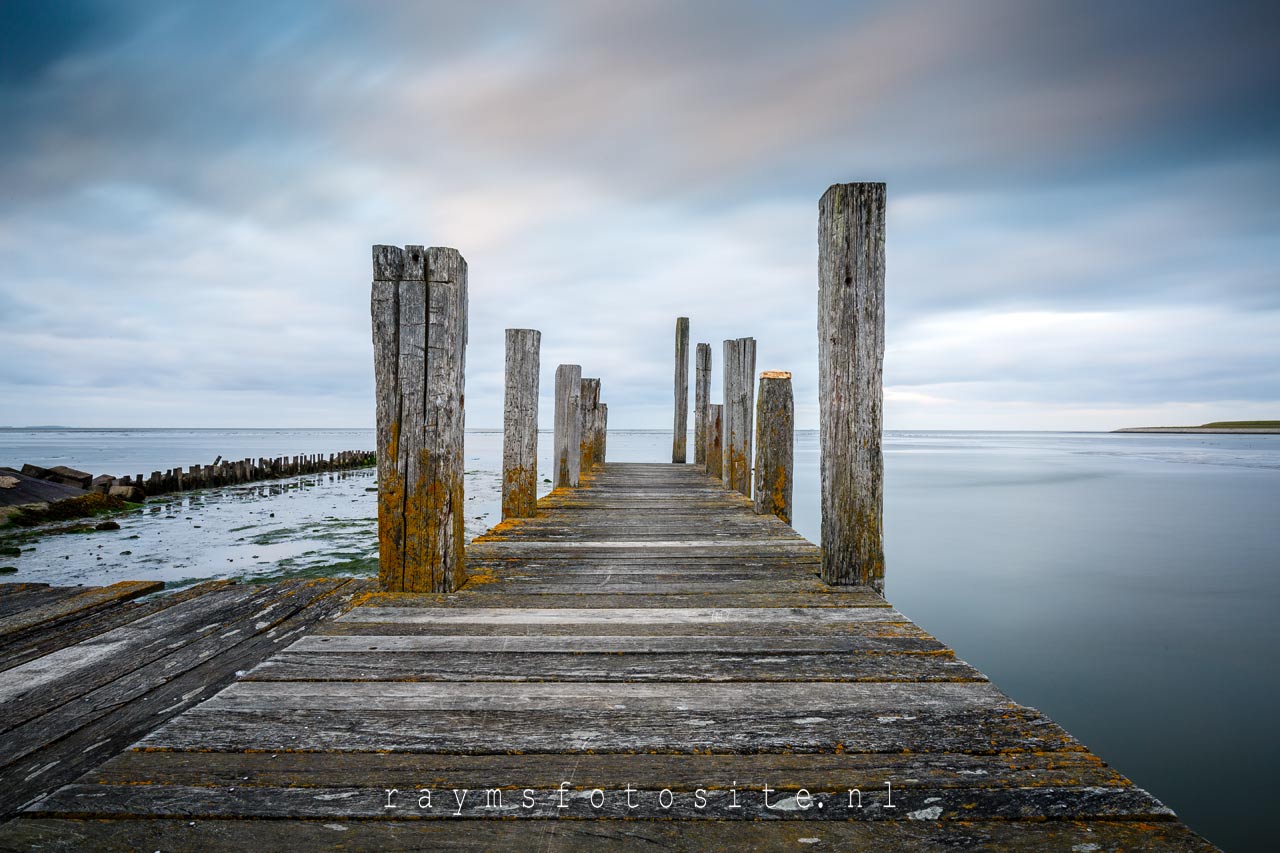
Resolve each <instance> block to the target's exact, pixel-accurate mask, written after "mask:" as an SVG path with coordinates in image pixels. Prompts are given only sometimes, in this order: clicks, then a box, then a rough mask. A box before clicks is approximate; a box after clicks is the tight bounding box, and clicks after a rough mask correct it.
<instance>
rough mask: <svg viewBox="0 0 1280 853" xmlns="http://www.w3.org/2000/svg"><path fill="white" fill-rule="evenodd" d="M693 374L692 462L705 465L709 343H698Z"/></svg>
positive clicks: (709, 377)
mask: <svg viewBox="0 0 1280 853" xmlns="http://www.w3.org/2000/svg"><path fill="white" fill-rule="evenodd" d="M693 376H694V382H693V462H694V464H695V465H702V466H703V467H706V464H707V406H708V405H710V403H711V344H698V350H697V356H696V358H695V359H694V369H693Z"/></svg>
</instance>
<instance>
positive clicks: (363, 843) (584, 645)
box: [0, 463, 1213, 851]
mask: <svg viewBox="0 0 1280 853" xmlns="http://www.w3.org/2000/svg"><path fill="white" fill-rule="evenodd" d="M466 557H467V571H468V575H469V579H468V581H467V583H466V584H465V585H464V586H463V587H462V588H461V589H460V590H459V591H457V592H454V593H450V594H374V595H368V596H357V597H354V598H349V599H342V598H341V596H340V593H341V589H340V588H333V589H330V588H327V587H321V588H314V589H311V590H309V591H307V592H305V593H304V592H303V591H302V589H303V588H299V589H297V590H294V591H293V592H292V593H290V594H291V595H299V594H304V595H307V596H310V597H311V598H312V599H315V598H320V599H321V600H325V601H329V602H330V603H331V604H333V605H335V606H338V607H337V609H342V608H347V609H346V610H345V612H342V613H341V615H336V614H335V613H333V612H326V613H322V614H319V615H320V619H319V621H310V622H308V624H309V625H310V628H309V630H305V629H304V628H303V627H301V626H298V625H294V629H298V634H297V635H295V634H293V633H291V630H292V629H290V628H288V627H287V626H289V625H290V624H291V622H290V620H291V619H297V618H298V617H297V616H288V617H285V618H284V619H283V621H278V620H277V621H275V622H274V627H272V626H267V625H262V624H259V623H262V622H264V621H271V620H275V619H276V617H267V616H263V615H261V609H260V608H262V607H264V606H265V605H266V604H267V603H268V601H269V600H270V601H275V600H277V599H280V600H282V601H284V600H288V599H287V596H285V594H284V593H285V591H284V590H283V588H281V587H269V588H265V589H263V588H259V591H258V592H257V593H255V595H256V597H254V596H247V597H244V600H243V601H241V600H237V601H236V602H231V601H230V600H229V599H228V600H227V601H225V602H223V606H225V607H227V608H230V610H229V611H228V612H231V611H234V612H236V613H241V614H244V615H245V616H248V618H250V619H257V621H256V622H251V623H249V626H248V627H250V629H251V630H256V631H257V632H258V633H256V634H255V635H254V636H258V637H261V638H262V639H260V640H249V641H248V642H252V643H255V644H256V645H255V646H254V649H255V652H256V651H259V650H260V651H261V652H262V654H261V655H260V656H261V657H262V658H265V659H264V660H262V662H261V663H257V665H256V666H254V665H252V662H250V661H249V660H248V659H249V658H251V657H252V656H251V655H249V654H247V651H248V650H247V649H246V650H245V651H246V653H245V654H243V655H241V658H240V660H241V661H243V663H242V671H238V672H235V674H234V675H228V674H227V673H226V672H225V671H223V672H221V673H220V674H215V673H211V674H210V677H211V679H212V682H213V683H214V684H217V683H218V682H217V679H218V678H219V677H221V678H228V679H229V678H234V683H231V684H230V686H228V687H226V688H225V689H223V690H221V691H220V692H217V693H216V695H209V694H210V693H212V692H213V691H211V690H209V689H208V687H209V685H208V684H195V685H189V684H178V685H177V686H176V687H175V688H174V690H175V692H177V695H176V696H173V697H170V698H168V699H164V700H157V701H156V702H155V703H153V704H154V706H156V707H157V709H158V706H160V705H161V703H162V702H180V701H182V699H181V697H183V696H188V695H191V692H192V691H194V693H195V695H194V698H192V699H190V700H189V703H190V707H186V708H185V710H183V709H180V708H179V709H177V710H174V711H173V714H175V715H174V716H171V718H168V719H167V721H166V720H165V719H163V718H157V719H156V720H155V722H156V726H155V727H154V730H153V731H150V733H149V734H146V735H145V736H142V737H140V739H137V741H136V742H132V740H129V741H122V740H120V737H119V736H117V737H116V739H115V740H113V741H111V744H110V746H109V747H108V748H106V749H104V750H102V752H103V753H104V754H103V755H102V758H103V759H106V758H107V755H106V754H108V753H115V754H114V755H113V756H112V757H110V758H109V759H107V760H97V759H95V760H94V762H93V764H94V766H93V767H92V769H90V770H89V771H88V772H85V773H83V774H82V775H80V777H79V778H78V779H76V780H75V781H74V782H73V783H72V784H68V785H66V786H64V787H61V788H59V789H57V790H54V791H52V792H51V793H50V794H49V795H48V796H46V797H44V798H43V799H40V800H38V801H37V802H35V803H33V804H32V805H30V806H29V807H28V808H27V809H26V811H24V812H23V813H22V814H21V816H20V817H19V818H18V819H17V820H14V821H12V822H10V823H8V824H7V825H5V826H4V827H2V828H0V847H3V848H4V849H26V848H40V849H48V848H74V849H91V848H92V849H122V848H132V849H145V850H173V849H201V850H205V851H211V850H223V849H262V850H265V849H296V848H303V847H336V846H341V847H344V848H347V849H364V848H374V847H377V848H381V849H422V848H430V849H447V850H519V851H525V850H531V849H538V850H583V851H586V850H590V851H597V850H609V849H615V848H631V847H643V848H645V849H655V848H659V847H670V848H677V849H721V850H754V849H762V850H763V849H797V850H826V849H856V850H913V851H920V850H923V851H931V850H948V851H950V850H956V849H1011V850H1054V851H1058V850H1074V851H1118V850H1211V849H1213V848H1212V847H1211V846H1210V845H1208V844H1207V843H1205V842H1204V841H1203V840H1202V839H1200V838H1199V837H1198V836H1196V835H1195V834H1194V833H1193V832H1191V831H1190V830H1189V829H1188V828H1187V827H1185V826H1184V825H1182V824H1181V823H1180V822H1178V821H1177V819H1176V818H1175V816H1174V815H1173V814H1172V813H1171V812H1170V811H1169V810H1168V809H1167V808H1165V807H1164V806H1163V805H1161V804H1160V803H1159V802H1158V801H1156V800H1155V799H1154V798H1153V797H1151V796H1150V795H1149V794H1148V793H1147V792H1145V791H1143V790H1141V789H1139V788H1137V787H1135V786H1134V785H1132V784H1131V783H1130V782H1129V781H1128V780H1127V779H1125V778H1124V777H1123V776H1122V775H1120V774H1119V773H1117V772H1116V771H1115V770H1113V769H1111V768H1110V767H1108V766H1107V765H1106V764H1105V763H1103V762H1102V761H1101V760H1100V759H1099V758H1098V757H1097V756H1095V755H1093V754H1092V753H1090V752H1089V751H1088V750H1087V749H1086V748H1085V747H1084V746H1083V745H1082V744H1080V743H1079V742H1077V741H1076V740H1075V739H1074V738H1072V737H1071V735H1069V734H1068V733H1067V732H1065V731H1063V729H1062V728H1061V727H1059V726H1058V725H1057V724H1056V723H1054V722H1053V721H1052V720H1050V719H1048V718H1047V717H1045V716H1044V715H1043V714H1041V713H1039V712H1037V711H1035V710H1033V709H1030V708H1026V707H1023V706H1021V705H1018V704H1017V703H1016V702H1014V701H1012V700H1011V699H1010V698H1009V697H1008V696H1006V695H1005V694H1003V693H1002V692H1001V691H1000V690H999V689H998V688H996V687H995V686H994V685H992V684H991V683H990V682H989V681H988V680H987V679H986V678H985V677H984V676H983V675H982V673H980V672H978V671H977V670H976V669H974V668H973V667H972V666H970V665H968V664H966V663H965V662H963V661H961V660H958V659H957V658H956V657H955V655H954V654H953V653H952V651H951V650H950V649H948V648H946V647H945V646H944V645H943V644H942V643H940V642H939V641H938V640H936V639H935V638H933V637H931V636H930V635H929V634H928V633H926V632H925V631H924V630H922V629H921V628H920V627H918V626H916V625H915V624H913V623H912V622H911V621H910V620H908V619H907V618H906V617H905V616H904V615H902V614H901V613H899V612H898V611H896V610H894V609H893V608H892V607H891V606H890V605H889V603H888V602H887V601H885V599H884V598H882V597H881V596H880V595H878V594H877V593H875V592H874V591H872V590H870V589H869V588H868V587H866V586H844V587H837V586H830V585H827V584H826V583H824V582H823V581H822V580H821V579H820V577H819V573H820V571H821V557H820V554H819V552H818V549H817V547H816V546H815V545H813V544H811V543H810V542H808V541H806V540H805V539H803V538H801V537H800V536H799V535H797V534H796V533H795V532H794V531H793V530H792V529H791V528H790V527H789V526H787V525H786V524H785V523H783V522H782V521H781V520H780V519H778V518H777V517H775V516H773V515H759V514H756V512H755V511H754V509H753V506H752V503H751V501H750V500H749V499H748V498H746V497H744V496H742V495H741V494H739V493H738V492H737V491H734V490H731V489H729V488H726V487H725V486H724V485H723V484H722V482H721V481H720V480H719V479H717V478H714V477H710V476H707V475H706V474H705V473H704V472H703V471H702V470H701V469H700V468H696V467H694V466H691V465H669V464H616V463H610V464H606V465H603V466H597V467H596V468H595V469H594V470H593V471H591V472H583V474H582V485H581V487H580V488H577V489H558V490H556V491H555V492H553V493H552V494H551V495H550V496H548V497H546V498H544V499H542V500H541V501H540V502H539V504H538V508H537V514H536V515H535V516H534V517H531V518H519V519H511V520H508V521H506V522H504V523H503V524H501V525H499V526H498V527H496V528H494V529H493V530H492V531H490V533H488V534H487V535H485V536H483V537H481V538H479V539H477V540H475V541H474V542H473V543H472V544H471V545H470V546H469V547H468V549H467V555H466ZM358 583H360V582H356V581H353V582H350V584H358ZM211 594H214V593H206V595H211ZM203 597H205V596H201V598H203ZM196 600H199V599H198V598H197V599H196ZM339 605H340V606H339ZM182 606H183V605H182V604H181V603H179V604H174V605H172V606H170V607H167V608H165V609H163V610H161V611H159V612H158V613H156V614H153V615H151V616H148V617H146V618H151V619H155V618H157V616H163V614H164V613H166V612H170V613H174V614H175V615H176V612H178V610H179V608H181V607H182ZM310 606H314V605H310ZM289 607H290V608H291V609H292V611H293V612H294V613H306V607H305V606H301V603H298V604H291V605H289ZM255 608H258V609H255ZM249 614H258V615H257V616H249ZM283 615H284V614H283V613H279V614H277V616H283ZM259 617H260V618H259ZM171 621H172V622H173V626H174V627H175V630H176V625H177V621H176V620H172V619H171ZM196 621H199V620H196ZM193 624H194V623H193ZM236 624H240V623H236ZM116 630H119V629H116ZM303 630H305V634H303ZM272 631H275V632H276V633H275V635H274V636H271V635H270V632H272ZM100 636H102V637H106V636H108V635H107V634H102V635H100ZM209 636H211V637H217V636H221V632H212V633H211V634H210V635H209ZM139 641H141V638H139ZM198 642H204V640H200V641H198ZM223 642H224V643H231V640H230V639H226V640H223ZM157 654H161V653H159V652H157ZM160 659H162V658H159V657H158V658H157V660H160ZM215 659H216V658H215ZM238 666H240V664H238ZM224 669H225V668H224ZM13 671H14V670H12V669H11V670H9V672H10V673H12V672H13ZM2 675H3V674H0V676H2ZM103 678H105V675H103V676H100V677H99V680H102V679H103ZM113 683H115V682H113ZM66 695H69V694H64V698H65V696H66ZM85 695H90V694H85ZM121 698H123V697H121ZM200 700H203V701H200ZM73 701H78V700H73ZM103 736H104V737H105V735H103ZM6 737H8V736H7V735H6ZM93 737H97V735H94V736H90V737H84V738H82V740H85V741H91V740H92V738H93ZM6 742H8V741H6ZM77 746H79V743H78V742H77ZM83 746H85V747H90V746H92V744H91V743H84V744H83ZM126 746H127V748H125V747H126ZM72 752H74V750H70V751H64V753H63V754H70V753H72ZM6 779H7V780H11V781H14V780H20V779H21V777H20V776H16V775H14V774H11V772H10V771H9V770H6ZM766 786H767V789H768V790H767V791H766ZM890 786H891V787H890ZM428 791H429V792H430V794H429V796H428V793H427V792H428ZM464 791H465V793H463V792H464ZM859 801H860V802H861V808H859V807H858V802H859ZM499 802H500V804H499Z"/></svg>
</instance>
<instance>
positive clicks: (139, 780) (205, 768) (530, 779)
mask: <svg viewBox="0 0 1280 853" xmlns="http://www.w3.org/2000/svg"><path fill="white" fill-rule="evenodd" d="M620 780H626V781H629V782H631V783H632V784H634V785H636V786H637V787H647V788H661V787H670V788H671V789H672V790H677V791H680V790H684V791H688V790H693V789H694V788H698V787H704V788H708V789H716V788H719V789H724V788H726V787H729V786H730V785H732V784H733V782H737V784H738V787H739V788H742V789H745V788H756V789H757V790H758V789H760V788H761V787H762V786H763V785H765V784H770V785H773V786H775V787H777V788H779V789H795V788H800V787H808V788H809V789H810V790H819V791H821V790H844V789H847V788H848V787H850V786H860V787H861V788H863V789H866V790H867V791H870V790H871V789H877V790H883V788H884V782H885V780H890V781H892V782H893V785H894V790H895V791H896V790H897V789H898V788H899V787H902V788H909V787H913V786H914V787H918V788H968V787H988V788H1063V787H1079V786H1086V787H1089V786H1093V787H1122V786H1127V785H1129V784H1131V783H1130V782H1129V780H1127V779H1125V778H1124V777H1123V776H1121V775H1120V774H1119V773H1117V772H1116V771H1115V770H1114V769H1112V768H1110V767H1108V766H1107V765H1106V764H1105V763H1104V762H1103V761H1102V760H1101V759H1099V758H1098V757H1097V756H1096V755H1093V754H1091V753H1088V752H1048V753H1026V752H1018V753H1007V754H996V755H966V754H964V753H955V752H946V753H905V754H901V753H899V754H894V753H851V752H850V753H827V754H821V753H819V754H807V755H793V754H789V753H775V754H757V755H747V756H744V755H645V754H639V755H626V754H610V753H582V754H579V755H563V754H562V755H556V754H536V753H535V754H533V755H438V754H437V755H428V754H422V753H388V752H373V753H370V752H347V753H324V754H316V753H305V752H303V753H299V752H281V753H255V752H249V753H243V752H235V753H220V752H201V753H190V752H167V751H145V752H144V751H134V750H128V751H125V752H122V753H121V754H119V755H117V756H115V757H114V758H112V759H110V760H109V761H107V762H106V763H105V764H104V765H103V766H101V767H99V768H96V769H94V770H93V771H91V772H90V773H88V774H86V776H85V777H84V780H83V781H85V782H87V783H93V784H106V785H113V784H114V785H206V786H208V785H227V786H237V787H239V786H249V787H252V786H256V785H265V786H287V787H327V786H333V787H337V786H343V785H351V786H382V787H384V788H400V789H401V790H405V789H411V788H413V787H415V786H422V787H453V786H459V787H466V788H473V789H483V788H487V787H490V786H492V785H497V784H520V785H526V786H528V787H531V788H558V787H559V785H560V783H561V782H568V783H569V785H570V786H571V787H572V788H573V789H575V790H583V789H586V790H590V789H592V788H609V787H614V786H616V785H617V784H618V783H619V781H620Z"/></svg>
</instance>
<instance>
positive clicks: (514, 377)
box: [502, 329, 542, 519]
mask: <svg viewBox="0 0 1280 853" xmlns="http://www.w3.org/2000/svg"><path fill="white" fill-rule="evenodd" d="M541 348H542V332H539V331H538V330H537V329H507V364H506V394H505V398H504V404H503V414H502V517H503V518H504V519H507V518H529V517H531V516H532V515H533V514H534V509H535V507H536V506H537V504H538V365H539V360H540V352H541Z"/></svg>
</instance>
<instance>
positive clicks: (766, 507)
mask: <svg viewBox="0 0 1280 853" xmlns="http://www.w3.org/2000/svg"><path fill="white" fill-rule="evenodd" d="M795 420H796V418H795V403H794V401H793V398H792V394H791V374H790V373H787V372H786V371H782V370H766V371H765V372H764V373H761V374H760V395H759V397H758V398H757V402H756V470H755V509H756V513H757V514H758V515H776V516H777V517H778V518H780V519H782V520H783V521H785V522H786V523H787V524H790V523H791V494H792V491H793V490H794V486H795V482H794V480H795V477H794V464H793V457H794V453H795Z"/></svg>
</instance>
